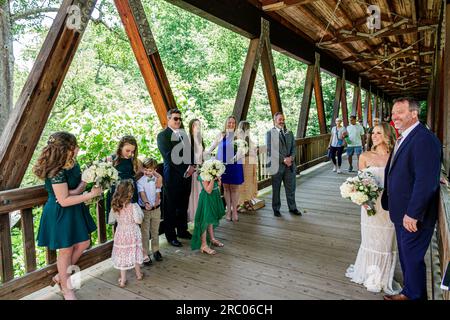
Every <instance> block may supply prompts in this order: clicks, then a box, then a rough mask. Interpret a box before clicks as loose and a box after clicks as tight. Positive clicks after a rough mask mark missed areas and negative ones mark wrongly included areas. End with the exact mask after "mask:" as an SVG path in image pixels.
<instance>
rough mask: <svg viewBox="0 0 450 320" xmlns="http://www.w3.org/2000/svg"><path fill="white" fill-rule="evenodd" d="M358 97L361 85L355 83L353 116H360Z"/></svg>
mask: <svg viewBox="0 0 450 320" xmlns="http://www.w3.org/2000/svg"><path fill="white" fill-rule="evenodd" d="M358 99H359V87H358V86H357V85H355V87H354V88H353V102H352V113H351V115H352V116H355V117H357V116H358V111H357V109H358Z"/></svg>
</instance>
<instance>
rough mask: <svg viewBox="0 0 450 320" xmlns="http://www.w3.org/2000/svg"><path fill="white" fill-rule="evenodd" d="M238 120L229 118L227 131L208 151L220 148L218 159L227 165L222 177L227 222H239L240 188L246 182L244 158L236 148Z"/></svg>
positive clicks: (226, 124)
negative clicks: (243, 165)
mask: <svg viewBox="0 0 450 320" xmlns="http://www.w3.org/2000/svg"><path fill="white" fill-rule="evenodd" d="M236 123H237V122H236V118H235V117H234V116H229V117H228V118H227V120H226V122H225V130H224V131H223V132H221V133H220V134H219V136H218V137H217V139H216V140H215V141H214V143H213V144H212V145H211V147H210V148H209V149H208V150H207V152H206V153H207V154H210V153H211V152H212V151H213V150H214V149H215V148H216V147H218V150H217V155H216V159H217V160H220V161H222V162H223V163H225V173H224V174H223V175H222V184H223V190H224V197H225V203H226V215H225V218H226V219H227V221H231V219H232V220H233V222H236V221H238V220H239V216H238V208H239V186H240V185H241V184H242V183H243V182H244V169H243V167H242V158H243V157H244V156H245V154H242V155H240V154H239V153H238V152H237V149H236V147H235V140H236V135H235V131H236Z"/></svg>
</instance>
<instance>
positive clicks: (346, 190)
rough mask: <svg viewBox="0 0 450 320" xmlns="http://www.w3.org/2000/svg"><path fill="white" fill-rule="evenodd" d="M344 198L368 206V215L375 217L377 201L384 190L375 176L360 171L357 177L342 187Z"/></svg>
mask: <svg viewBox="0 0 450 320" xmlns="http://www.w3.org/2000/svg"><path fill="white" fill-rule="evenodd" d="M340 190H341V196H342V198H345V199H349V200H351V201H352V202H353V203H355V204H357V205H359V206H362V205H367V206H368V207H369V209H367V215H369V216H373V215H374V214H375V213H376V211H375V201H376V199H377V198H378V196H379V195H380V193H381V191H383V189H382V188H380V187H379V186H378V183H377V181H376V179H375V177H374V175H373V174H372V173H371V172H369V171H359V172H358V174H357V175H356V176H355V177H351V178H348V179H347V180H346V181H345V182H344V183H343V184H342V185H341V187H340Z"/></svg>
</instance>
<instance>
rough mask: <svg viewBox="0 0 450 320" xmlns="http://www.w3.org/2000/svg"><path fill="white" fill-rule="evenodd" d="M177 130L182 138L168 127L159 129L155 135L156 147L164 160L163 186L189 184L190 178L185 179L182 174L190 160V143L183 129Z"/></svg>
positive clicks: (173, 186) (171, 186) (175, 186)
mask: <svg viewBox="0 0 450 320" xmlns="http://www.w3.org/2000/svg"><path fill="white" fill-rule="evenodd" d="M179 132H180V134H181V136H182V138H183V139H182V140H180V139H179V138H178V137H177V135H176V134H175V133H174V132H173V130H172V129H170V128H169V127H167V128H166V129H164V130H163V131H161V132H160V133H159V134H158V137H157V143H158V149H159V151H160V152H161V155H162V157H163V160H164V170H163V172H164V187H165V188H179V187H183V186H184V185H185V184H188V183H189V185H190V181H191V179H190V178H188V179H186V178H185V177H184V174H185V172H186V170H187V169H188V167H189V165H190V164H191V162H192V157H191V155H190V153H191V144H190V142H189V138H188V136H187V135H186V132H185V131H184V130H180V131H179ZM183 144H184V145H183Z"/></svg>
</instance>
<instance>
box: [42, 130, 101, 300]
mask: <svg viewBox="0 0 450 320" xmlns="http://www.w3.org/2000/svg"><path fill="white" fill-rule="evenodd" d="M78 150H79V148H78V145H77V140H76V138H75V136H74V135H73V134H71V133H68V132H56V133H54V134H52V135H51V136H50V137H49V139H48V142H47V145H46V146H45V147H44V149H43V150H42V153H41V155H40V156H39V158H38V160H37V162H36V164H35V165H34V167H33V172H34V174H35V175H36V176H38V177H39V178H41V179H43V180H45V189H46V190H47V192H48V200H47V202H46V204H45V206H44V209H43V212H42V217H41V221H40V224H39V231H38V235H37V241H38V246H41V247H48V249H50V250H57V249H58V259H57V268H58V274H57V275H56V276H55V277H53V282H54V283H55V284H58V285H59V286H60V289H61V291H62V293H63V295H64V298H65V299H66V300H75V299H76V297H75V294H74V292H73V290H72V287H71V285H70V284H69V283H70V279H69V274H68V271H69V267H70V266H72V265H75V264H76V263H77V261H78V259H79V258H80V256H81V255H82V253H83V251H84V250H86V249H87V248H88V247H89V244H90V234H91V233H92V232H93V231H95V230H96V225H95V223H94V221H93V219H92V217H91V215H90V214H89V209H88V208H87V207H86V205H85V204H84V202H85V201H89V200H90V199H92V198H95V197H97V196H99V195H100V194H101V192H102V190H101V188H92V190H91V191H90V192H88V193H85V194H83V191H84V190H85V188H86V183H85V182H83V181H81V170H80V166H79V165H78V163H77V162H76V156H77V153H78Z"/></svg>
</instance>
